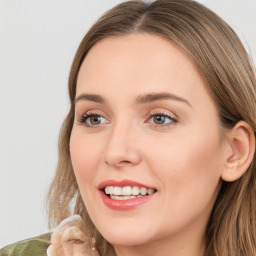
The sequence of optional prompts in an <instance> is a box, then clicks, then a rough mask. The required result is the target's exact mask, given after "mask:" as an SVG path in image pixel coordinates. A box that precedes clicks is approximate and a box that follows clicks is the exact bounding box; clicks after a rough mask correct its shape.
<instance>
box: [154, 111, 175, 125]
mask: <svg viewBox="0 0 256 256" xmlns="http://www.w3.org/2000/svg"><path fill="white" fill-rule="evenodd" d="M149 121H150V122H151V123H153V124H155V125H158V126H161V125H162V126H164V125H171V124H173V123H176V122H177V119H175V118H173V117H171V116H169V115H166V114H161V113H158V114H154V115H152V116H151V117H150V118H149Z"/></svg>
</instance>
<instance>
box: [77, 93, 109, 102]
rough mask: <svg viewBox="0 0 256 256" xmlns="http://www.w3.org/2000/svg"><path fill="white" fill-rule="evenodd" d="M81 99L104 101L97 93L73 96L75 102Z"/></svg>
mask: <svg viewBox="0 0 256 256" xmlns="http://www.w3.org/2000/svg"><path fill="white" fill-rule="evenodd" d="M81 100H87V101H93V102H97V103H101V104H103V103H105V100H104V99H103V98H102V97H101V96H100V95H98V94H87V93H83V94H81V95H79V96H77V97H76V98H75V103H77V102H78V101H81Z"/></svg>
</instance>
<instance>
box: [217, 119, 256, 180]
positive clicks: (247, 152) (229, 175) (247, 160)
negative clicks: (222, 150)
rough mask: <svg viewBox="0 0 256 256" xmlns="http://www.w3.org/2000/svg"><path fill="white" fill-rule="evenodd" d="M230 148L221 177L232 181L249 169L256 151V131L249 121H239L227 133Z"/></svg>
mask: <svg viewBox="0 0 256 256" xmlns="http://www.w3.org/2000/svg"><path fill="white" fill-rule="evenodd" d="M227 137H228V143H229V145H228V146H229V150H228V154H227V157H226V158H225V166H224V168H223V171H222V174H221V178H222V179H223V180H224V181H227V182H232V181H235V180H237V179H239V178H240V177H241V176H242V175H243V174H244V173H245V172H246V170H247V169H248V167H249V166H250V164H251V161H252V159H253V155H254V152H255V136H254V131H253V130H252V128H251V127H250V126H249V124H248V123H246V122H244V121H239V122H238V123H237V124H236V125H235V126H234V127H233V128H232V129H231V130H230V131H229V132H228V134H227Z"/></svg>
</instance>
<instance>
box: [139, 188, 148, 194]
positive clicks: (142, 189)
mask: <svg viewBox="0 0 256 256" xmlns="http://www.w3.org/2000/svg"><path fill="white" fill-rule="evenodd" d="M140 193H141V195H143V196H145V195H146V194H147V189H146V188H143V187H142V188H140Z"/></svg>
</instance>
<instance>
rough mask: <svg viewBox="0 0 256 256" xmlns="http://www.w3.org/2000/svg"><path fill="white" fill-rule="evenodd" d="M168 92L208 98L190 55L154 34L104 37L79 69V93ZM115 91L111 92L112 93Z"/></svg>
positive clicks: (126, 93)
mask: <svg viewBox="0 0 256 256" xmlns="http://www.w3.org/2000/svg"><path fill="white" fill-rule="evenodd" d="M156 90H157V91H168V92H170V93H175V94H180V95H182V96H184V97H190V96H191V93H192V92H195V91H197V92H198V95H196V94H195V95H194V96H195V98H197V99H195V100H198V99H199V98H201V97H202V95H201V94H202V92H203V93H204V94H206V96H207V97H209V95H207V94H208V92H207V90H206V88H205V86H204V83H203V80H202V79H201V77H200V75H199V73H198V71H197V70H196V68H195V66H194V64H193V63H192V62H191V60H190V59H189V58H188V56H187V55H186V54H185V53H184V52H183V51H181V50H180V49H179V48H178V47H177V46H176V45H175V44H174V43H172V42H171V41H170V40H168V39H165V38H163V37H161V36H158V35H152V34H131V35H126V36H115V37H114V36H113V37H108V38H105V39H103V40H101V41H99V42H98V43H97V44H95V45H94V46H93V47H92V48H91V49H90V51H89V52H88V54H87V56H86V58H85V59H84V62H83V64H82V66H81V69H80V71H79V75H78V80H77V94H80V93H84V92H85V91H86V92H87V91H88V92H89V93H95V94H99V93H105V94H106V95H111V96H113V97H117V96H118V97H121V94H122V93H125V96H127V95H132V93H134V94H137V95H139V94H145V93H151V92H155V91H156ZM111 92H112V94H111Z"/></svg>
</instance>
